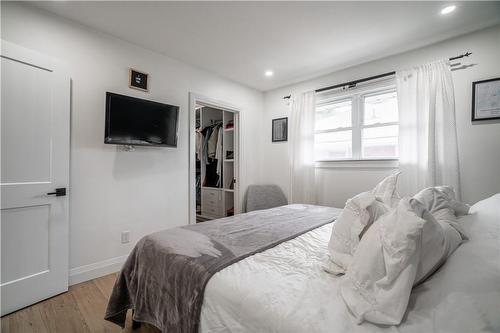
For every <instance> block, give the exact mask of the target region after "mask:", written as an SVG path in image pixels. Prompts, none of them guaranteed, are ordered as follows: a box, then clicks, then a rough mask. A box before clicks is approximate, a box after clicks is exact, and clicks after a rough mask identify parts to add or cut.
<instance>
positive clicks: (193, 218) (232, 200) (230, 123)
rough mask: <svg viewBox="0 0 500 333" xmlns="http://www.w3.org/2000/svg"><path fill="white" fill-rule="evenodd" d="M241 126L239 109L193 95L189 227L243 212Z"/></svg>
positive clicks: (191, 100) (190, 129)
mask: <svg viewBox="0 0 500 333" xmlns="http://www.w3.org/2000/svg"><path fill="white" fill-rule="evenodd" d="M239 126H240V112H239V109H237V108H235V107H233V106H230V105H228V104H227V103H224V102H219V101H214V100H212V99H209V98H206V97H203V96H199V95H195V94H190V128H189V132H190V133H189V134H190V136H189V137H190V153H189V160H190V161H189V162H190V172H189V178H190V182H189V184H190V200H189V201H190V205H189V210H190V212H189V222H190V223H200V222H204V221H207V220H212V219H218V218H222V217H226V216H232V215H234V214H238V213H239V212H240V207H239V165H240V163H239V162H240V160H239Z"/></svg>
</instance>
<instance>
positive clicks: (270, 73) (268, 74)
mask: <svg viewBox="0 0 500 333" xmlns="http://www.w3.org/2000/svg"><path fill="white" fill-rule="evenodd" d="M264 75H265V76H267V77H271V76H273V75H274V72H273V71H265V72H264Z"/></svg>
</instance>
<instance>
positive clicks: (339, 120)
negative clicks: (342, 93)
mask: <svg viewBox="0 0 500 333" xmlns="http://www.w3.org/2000/svg"><path fill="white" fill-rule="evenodd" d="M351 105H352V102H351V100H343V101H341V102H335V103H329V104H323V105H321V104H320V105H318V106H317V107H316V121H315V126H316V130H317V131H321V130H327V129H335V128H339V127H351V126H352V123H351Z"/></svg>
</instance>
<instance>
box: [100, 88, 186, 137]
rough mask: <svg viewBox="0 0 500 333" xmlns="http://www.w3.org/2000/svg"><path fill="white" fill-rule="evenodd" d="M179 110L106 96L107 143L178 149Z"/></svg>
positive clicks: (121, 97) (109, 94)
mask: <svg viewBox="0 0 500 333" xmlns="http://www.w3.org/2000/svg"><path fill="white" fill-rule="evenodd" d="M178 118H179V107H178V106H174V105H168V104H162V103H157V102H153V101H148V100H145V99H140V98H135V97H130V96H124V95H119V94H115V93H111V92H107V93H106V129H105V134H104V143H108V144H115V145H131V146H163V147H177V122H178Z"/></svg>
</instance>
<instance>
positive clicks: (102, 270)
mask: <svg viewBox="0 0 500 333" xmlns="http://www.w3.org/2000/svg"><path fill="white" fill-rule="evenodd" d="M127 257H128V256H121V257H115V258H111V259H106V260H103V261H99V262H96V263H93V264H89V265H84V266H79V267H75V268H72V269H70V270H69V285H70V286H71V285H74V284H77V283H81V282H85V281H89V280H92V279H96V278H98V277H101V276H104V275H108V274H111V273H115V272H118V271H119V270H120V269H121V268H122V265H123V263H124V262H125V260H126V259H127Z"/></svg>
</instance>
